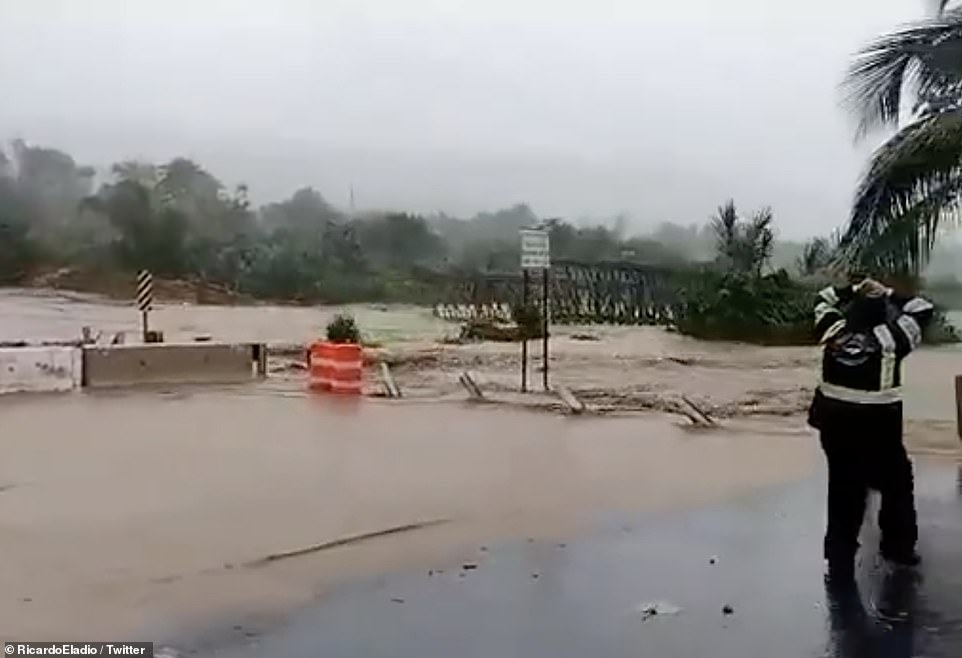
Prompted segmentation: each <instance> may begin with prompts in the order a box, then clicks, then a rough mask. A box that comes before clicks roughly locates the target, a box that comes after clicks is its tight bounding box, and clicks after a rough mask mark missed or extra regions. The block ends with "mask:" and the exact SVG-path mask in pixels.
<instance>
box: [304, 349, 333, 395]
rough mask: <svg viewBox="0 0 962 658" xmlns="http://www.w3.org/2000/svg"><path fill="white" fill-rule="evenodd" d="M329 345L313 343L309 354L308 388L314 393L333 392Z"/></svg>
mask: <svg viewBox="0 0 962 658" xmlns="http://www.w3.org/2000/svg"><path fill="white" fill-rule="evenodd" d="M328 346H329V343H325V342H323V341H317V342H315V343H311V347H310V349H309V350H308V352H307V359H308V361H307V365H308V372H309V376H310V379H309V383H308V386H309V387H310V389H311V390H312V391H329V390H331V358H330V356H329V355H330V350H329V349H328Z"/></svg>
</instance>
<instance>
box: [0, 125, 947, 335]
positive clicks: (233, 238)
mask: <svg viewBox="0 0 962 658" xmlns="http://www.w3.org/2000/svg"><path fill="white" fill-rule="evenodd" d="M8 154H9V155H8ZM101 178H102V179H103V180H101ZM773 222H774V216H773V214H772V211H771V210H770V209H762V210H759V211H758V212H756V213H754V214H753V215H751V216H750V217H749V218H747V219H743V218H741V217H740V216H739V215H738V211H737V209H736V208H735V205H734V203H733V202H729V203H728V204H726V205H725V206H723V207H722V208H720V209H719V211H718V214H717V216H716V217H715V218H714V219H713V220H712V221H711V222H709V223H707V224H704V225H701V226H699V225H691V226H678V225H675V224H670V223H664V224H662V225H660V226H659V227H658V228H657V229H656V230H655V231H654V232H652V233H650V234H648V235H645V236H629V235H626V233H625V230H624V224H625V218H617V219H616V220H615V221H614V222H609V224H608V225H604V224H594V225H590V224H585V223H582V224H581V225H575V224H572V223H569V222H566V221H563V220H560V219H547V220H545V219H542V218H539V217H538V216H536V215H535V213H534V212H533V211H532V210H531V208H529V207H528V206H526V205H523V204H519V205H516V206H514V207H511V208H507V209H504V210H501V211H497V212H491V213H481V214H479V215H477V216H475V217H472V218H470V219H459V218H454V217H450V216H447V215H443V214H438V215H433V216H428V217H423V216H419V215H412V214H407V213H397V212H364V213H352V212H345V211H343V210H341V209H338V208H335V207H334V206H332V205H331V204H330V203H328V202H327V201H326V200H325V199H324V198H323V196H321V194H320V193H319V192H317V191H316V190H314V189H311V188H304V189H301V190H298V191H296V192H295V193H294V194H293V195H292V196H291V197H290V198H288V199H285V200H283V201H280V202H276V203H269V204H266V205H263V206H260V207H254V206H253V204H252V203H251V202H250V200H249V198H248V190H247V188H246V187H245V186H243V185H241V186H237V187H236V188H234V189H227V188H226V187H225V186H224V185H223V184H222V183H221V182H220V181H219V180H218V179H217V178H215V177H214V176H213V175H212V174H211V173H209V172H208V171H206V170H204V169H203V168H202V167H201V166H199V165H198V164H196V163H194V162H192V161H190V160H186V159H180V158H178V159H174V160H172V161H170V162H168V163H166V164H163V165H155V164H150V163H143V162H121V163H117V164H115V165H114V166H113V167H112V168H111V170H110V172H109V174H108V175H105V176H98V174H97V172H96V171H95V170H94V169H92V168H90V167H84V166H80V165H78V164H77V163H76V162H75V161H74V160H73V159H72V158H71V157H70V156H69V155H67V154H65V153H62V152H60V151H57V150H54V149H48V148H40V147H35V146H30V145H28V144H26V143H24V142H22V141H17V142H14V143H13V144H12V147H11V148H9V149H7V150H6V152H4V151H3V150H0V284H17V283H29V282H30V281H31V280H32V279H34V277H36V275H37V274H38V273H41V274H42V273H45V272H50V271H56V270H63V269H68V270H71V271H74V270H80V271H83V272H86V273H93V275H94V276H108V277H109V276H113V277H120V278H121V279H122V280H123V281H124V282H125V285H128V282H129V286H130V287H131V288H132V282H133V280H134V272H136V271H137V270H139V269H141V268H147V269H150V270H152V271H153V272H154V274H155V275H156V276H157V277H159V278H161V279H173V280H182V281H188V282H193V283H201V284H207V285H215V286H218V287H219V288H222V289H223V290H225V291H227V292H229V293H230V294H232V295H242V296H249V297H252V298H259V299H270V300H285V301H296V302H347V301H368V300H395V301H412V302H422V303H423V302H430V301H431V300H433V299H434V298H435V295H436V292H437V291H436V290H435V289H434V288H432V286H437V285H438V282H439V280H443V277H440V278H439V277H438V276H436V273H437V272H438V271H442V272H443V271H445V270H450V271H457V272H462V273H463V272H466V271H467V272H486V271H487V272H492V271H493V272H505V271H516V270H517V268H518V263H519V239H518V229H519V228H522V227H526V226H533V225H542V226H544V227H546V228H547V229H548V230H549V231H550V233H551V246H552V254H553V257H554V258H556V259H572V260H579V261H587V262H592V261H607V260H618V261H633V262H637V263H645V264H650V265H659V266H669V267H671V268H672V269H675V270H676V271H678V272H679V273H680V278H681V281H682V282H683V284H682V290H681V293H682V297H681V303H679V304H678V306H677V308H676V309H675V314H676V317H677V321H678V322H677V324H678V326H679V328H680V329H681V330H682V331H684V332H686V333H690V334H692V335H696V336H701V337H705V338H739V339H747V340H758V341H763V342H799V341H802V335H803V334H804V335H806V336H807V330H808V329H807V328H808V324H809V313H810V309H809V308H808V299H809V295H808V294H807V293H808V292H809V291H810V290H811V288H812V287H813V286H814V285H815V284H817V283H821V282H824V281H826V280H828V279H829V278H830V277H831V273H830V271H829V270H830V268H831V267H832V266H833V265H834V264H835V263H837V261H838V258H837V256H838V253H839V252H838V246H837V245H838V240H837V239H817V240H814V241H813V242H811V243H809V244H808V245H799V244H792V243H784V242H778V241H777V240H776V239H775V237H776V236H775V231H774V226H773ZM788 269H791V270H792V272H793V273H794V275H795V277H796V278H795V279H793V278H792V276H790V275H789V274H788V271H787V270H788ZM954 285H956V284H954V283H953V282H951V281H948V280H943V281H942V284H941V286H942V287H941V288H940V290H942V291H944V292H945V294H946V297H948V296H949V293H950V292H951V291H952V290H953V289H954V288H953V286H954ZM125 290H126V288H125ZM534 324H536V323H535V322H533V321H532V330H531V331H532V333H536V332H535V329H534V328H533V327H534ZM803 327H804V329H803ZM539 330H540V329H539Z"/></svg>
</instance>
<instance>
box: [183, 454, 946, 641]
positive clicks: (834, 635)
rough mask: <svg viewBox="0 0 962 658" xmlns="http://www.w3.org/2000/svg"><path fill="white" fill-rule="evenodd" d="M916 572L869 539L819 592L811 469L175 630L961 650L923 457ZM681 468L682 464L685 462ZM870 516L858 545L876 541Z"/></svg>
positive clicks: (941, 524)
mask: <svg viewBox="0 0 962 658" xmlns="http://www.w3.org/2000/svg"><path fill="white" fill-rule="evenodd" d="M919 470H920V473H919V475H920V477H919V509H920V515H921V519H920V521H921V534H922V540H921V547H922V552H923V553H924V555H925V558H926V562H925V565H924V567H923V569H922V571H921V573H920V574H919V575H918V576H914V575H912V574H911V573H905V572H897V571H892V570H889V569H887V568H885V567H884V566H883V565H882V564H881V563H880V562H879V560H878V558H877V557H876V555H875V554H874V551H872V550H868V551H866V555H865V556H864V557H863V559H862V565H861V574H860V577H859V585H860V591H859V592H858V593H855V594H848V595H834V594H829V593H827V592H826V589H825V586H824V584H823V581H822V566H823V565H822V562H821V560H820V557H819V548H820V528H819V526H818V523H819V522H820V520H821V518H822V503H823V487H824V483H823V482H822V480H821V479H820V478H813V479H810V480H808V481H806V482H804V483H801V484H796V485H790V486H787V487H775V488H769V489H765V490H761V491H759V492H757V493H754V494H751V495H746V496H744V497H741V498H738V499H736V500H734V501H733V502H729V503H725V504H720V505H712V506H708V507H705V508H703V509H699V510H697V511H691V512H684V513H669V514H655V515H650V516H645V517H641V518H635V519H631V520H628V519H611V520H609V522H608V523H606V524H605V526H604V527H603V528H602V529H600V530H599V531H598V532H597V533H596V534H595V535H593V536H589V537H587V538H584V539H580V540H577V541H570V542H568V543H567V544H559V543H556V542H542V541H530V542H525V541H520V542H515V543H509V544H505V545H502V546H496V547H492V548H490V549H488V550H480V551H479V552H478V554H477V556H476V559H474V560H472V561H471V562H468V563H465V564H464V565H462V566H461V567H460V568H454V569H450V570H446V571H444V572H443V573H442V572H432V571H428V570H418V571H413V572H402V573H397V574H395V575H391V576H387V577H382V578H375V579H369V580H366V581H363V582H359V583H356V584H353V585H349V586H345V587H342V588H340V589H339V590H337V591H336V592H335V593H334V594H333V595H331V596H329V597H328V598H326V599H324V600H323V601H322V602H320V603H319V604H318V605H317V606H316V607H314V608H311V609H308V610H306V611H303V612H302V613H300V614H297V615H296V616H294V617H293V618H291V619H289V620H288V622H286V623H285V624H284V625H282V626H280V627H277V628H274V629H270V630H267V631H266V632H264V634H263V635H259V634H258V633H259V632H252V631H251V630H250V629H246V628H243V627H241V626H238V627H236V630H237V631H238V632H237V633H236V634H235V637H234V638H233V639H229V638H224V637H220V638H216V639H214V638H208V639H207V640H206V641H195V642H194V643H193V644H192V645H191V643H189V642H187V643H184V644H182V645H181V648H180V650H181V651H183V652H184V653H189V654H191V655H200V656H227V657H237V658H259V657H264V658H267V657H271V658H314V657H317V656H323V657H324V658H348V657H351V658H354V657H357V656H364V657H365V658H382V657H383V658H431V657H435V656H436V657H439V658H440V657H447V656H458V657H459V658H472V657H477V658H487V657H490V656H499V657H503V658H512V657H518V658H520V657H526V658H527V657H531V658H536V657H540V656H543V657H545V658H567V657H571V658H575V657H578V658H581V657H584V656H595V657H597V658H622V657H625V658H627V657H629V656H630V657H632V658H639V657H640V658H647V657H651V658H697V657H701V656H705V657H709V656H710V657H712V658H755V657H757V658H771V657H778V658H796V657H797V658H806V657H814V656H826V657H833V658H834V657H839V658H841V657H845V658H882V657H884V658H914V657H918V658H922V657H924V658H955V657H958V656H960V655H962V490H960V476H959V472H958V471H957V470H956V468H955V467H954V466H951V465H946V464H944V463H942V464H939V463H934V464H932V463H930V464H924V465H923V466H922V467H921V468H920V469H919ZM678 477H685V474H684V473H683V472H679V474H678ZM873 534H874V527H873V526H869V527H868V529H867V531H866V533H865V535H866V536H865V537H863V543H865V544H866V545H867V546H868V547H871V546H873V545H874V538H873V537H872V535H873Z"/></svg>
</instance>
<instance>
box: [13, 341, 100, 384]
mask: <svg viewBox="0 0 962 658" xmlns="http://www.w3.org/2000/svg"><path fill="white" fill-rule="evenodd" d="M80 374H81V355H80V350H79V349H78V348H76V347H15V348H8V349H0V394H4V393H45V392H62V391H72V390H73V389H75V388H77V387H78V386H79V385H80Z"/></svg>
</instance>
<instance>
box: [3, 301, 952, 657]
mask: <svg viewBox="0 0 962 658" xmlns="http://www.w3.org/2000/svg"><path fill="white" fill-rule="evenodd" d="M336 310H337V309H305V308H286V307H260V306H259V307H241V308H225V307H195V306H161V307H160V308H159V309H158V311H157V312H156V313H155V314H154V323H155V326H156V327H157V328H159V329H162V330H163V331H164V332H165V334H167V336H168V339H172V340H190V339H192V337H194V336H195V335H200V334H204V335H210V336H212V337H214V338H215V339H222V340H237V341H266V342H269V343H273V344H287V343H292V344H304V343H306V342H308V341H310V340H311V339H313V338H316V337H317V336H318V335H320V334H321V333H322V332H323V327H324V325H325V322H326V320H327V319H329V318H330V317H331V316H332V315H333V313H334V312H336ZM349 310H351V311H352V312H353V313H355V315H356V316H357V318H358V321H359V324H360V325H361V328H362V330H363V331H364V332H365V334H366V336H367V337H368V338H370V339H371V340H373V341H376V342H378V343H381V344H382V348H381V350H382V354H383V356H384V357H385V358H388V359H390V360H391V362H392V363H393V364H394V366H393V367H394V371H395V374H396V377H397V379H398V382H399V384H400V385H401V387H402V389H404V391H405V393H406V396H407V398H408V399H406V400H404V401H400V402H391V401H387V400H378V399H372V398H365V399H359V400H331V399H326V398H317V397H313V396H310V395H308V394H307V393H306V391H305V385H304V384H305V382H304V380H303V377H304V375H303V372H302V371H299V370H297V369H296V368H288V367H287V365H286V364H285V363H283V362H278V363H275V364H274V366H275V371H274V373H273V375H274V376H272V377H271V378H269V379H268V380H267V381H265V382H259V383H254V384H251V385H246V386H236V387H217V388H204V389H197V388H176V387H166V388H160V389H152V390H136V391H118V392H108V393H96V394H94V393H89V392H77V393H75V394H69V395H62V396H32V397H21V396H14V397H9V398H0V545H2V546H3V553H4V559H3V560H0V641H2V640H4V639H14V638H25V637H32V638H44V639H64V640H66V639H90V640H98V639H100V640H102V639H103V638H104V637H116V636H117V634H118V633H119V634H128V636H130V637H158V636H170V635H172V634H176V633H177V632H178V630H179V629H184V628H187V627H191V626H197V627H203V626H204V624H205V622H206V621H207V620H211V619H214V618H229V617H230V616H231V615H234V614H274V613H276V614H282V613H283V611H284V610H288V609H290V608H291V607H292V606H298V605H301V604H303V603H305V602H307V601H310V600H312V599H315V598H317V597H323V596H324V595H325V593H326V592H327V591H328V588H329V587H330V586H331V585H332V584H334V583H337V582H340V581H343V580H345V579H349V578H351V577H353V576H357V575H362V574H370V573H382V572H384V571H388V570H391V569H394V568H401V567H404V566H410V565H415V566H419V567H420V566H424V567H425V568H427V567H430V568H444V567H445V566H446V565H448V564H453V563H457V561H458V559H459V557H461V556H462V555H463V553H464V552H465V551H469V552H470V551H476V550H477V547H478V545H479V544H481V543H483V542H489V541H497V540H498V539H500V538H515V539H516V538H523V537H545V536H547V537H552V536H565V535H569V534H577V533H578V532H579V531H580V529H582V528H584V527H586V526H590V524H592V523H594V522H596V521H597V519H598V518H600V517H602V516H604V515H606V514H611V513H618V512H631V511H634V510H651V509H656V510H657V509H662V508H671V507H678V506H691V505H695V504H700V503H703V502H707V501H710V500H715V499H722V498H727V497H730V496H733V495H737V494H739V493H741V492H744V491H747V490H750V489H754V488H756V487H759V486H763V485H767V484H774V483H778V482H786V481H791V480H795V479H799V478H803V477H807V476H809V475H810V474H811V473H812V472H813V471H814V470H815V469H817V468H818V467H819V466H820V456H819V454H818V451H817V447H816V445H815V442H814V441H813V440H812V437H811V435H810V433H809V431H808V430H807V429H806V428H805V425H804V416H803V414H802V412H803V410H804V406H805V403H806V401H807V398H808V396H809V395H810V391H811V386H812V383H813V378H814V368H815V365H816V363H817V354H816V352H815V351H814V350H812V349H808V348H799V349H795V348H792V349H761V348H755V347H751V346H745V345H732V344H725V345H717V344H706V343H701V342H698V341H693V340H689V339H685V338H683V337H680V336H677V335H674V334H670V333H667V332H665V331H663V330H660V329H653V328H604V327H589V328H574V327H570V328H559V329H558V330H557V331H556V336H555V338H553V340H552V349H553V354H552V358H551V362H550V365H551V377H552V381H553V382H554V383H563V384H565V385H567V386H569V387H571V388H572V389H573V390H575V391H576V392H577V393H578V394H579V395H580V396H582V397H583V398H584V399H585V400H586V401H588V402H589V405H591V406H592V407H593V408H594V409H596V410H598V411H601V412H607V414H608V416H607V417H604V414H603V413H602V414H599V415H595V414H592V415H591V417H581V418H571V417H564V416H562V415H560V414H556V413H544V411H545V408H539V412H532V411H531V410H530V409H525V408H524V407H525V405H526V404H527V402H526V401H525V400H527V398H524V399H523V400H521V401H519V396H518V395H517V392H516V391H517V385H518V371H517V363H518V348H517V346H516V345H496V344H469V345H452V344H447V343H442V342H440V340H441V339H442V338H444V337H445V336H449V337H450V336H452V335H456V334H457V327H456V326H454V325H450V324H448V323H444V322H441V321H439V320H436V319H435V318H433V317H432V315H431V313H430V311H429V310H425V309H419V308H413V307H371V306H364V307H351V308H350V309H349ZM82 326H90V327H92V328H93V329H94V331H95V332H102V333H103V334H104V335H111V334H113V333H116V332H118V331H128V332H130V333H131V335H135V334H136V331H137V315H136V312H135V311H134V310H133V309H132V308H130V307H129V306H125V305H117V304H110V303H104V302H101V301H98V300H94V299H90V298H73V297H64V296H62V295H57V294H52V293H49V294H38V293H27V292H23V291H0V341H16V340H28V341H35V342H39V341H42V340H69V339H74V338H76V337H78V336H79V333H80V327H82ZM534 352H535V353H536V354H537V350H534ZM535 365H536V366H537V363H536V364H535ZM464 369H470V370H473V371H475V372H476V373H478V378H479V379H480V380H481V381H482V382H483V383H484V387H485V389H486V390H487V391H490V392H491V393H492V397H493V398H494V399H495V400H496V401H500V402H503V404H492V405H488V406H483V407H476V406H471V405H468V404H465V403H464V402H463V398H464V397H465V396H464V393H463V391H460V389H459V386H458V384H457V380H456V377H457V374H458V373H459V372H460V371H462V370H464ZM956 373H962V350H959V349H956V348H943V349H937V350H922V351H921V352H920V353H919V354H917V355H915V356H914V357H913V360H912V362H911V365H910V368H909V372H908V382H909V383H908V387H907V396H908V400H907V408H908V416H909V418H910V420H909V422H908V431H909V441H910V445H912V447H913V450H914V451H916V452H918V453H923V452H929V453H937V454H940V455H955V454H956V453H957V447H958V439H957V438H956V437H955V429H954V413H955V407H954V397H953V390H952V386H953V378H954V376H955V374H956ZM539 375H540V373H538V372H537V369H536V368H535V369H534V370H533V372H532V377H533V379H534V381H535V382H538V381H540V376H539ZM368 384H369V387H376V382H374V381H371V382H368ZM679 395H685V396H687V397H689V398H690V399H692V400H693V401H694V402H695V403H696V404H698V405H700V406H702V407H704V408H705V409H709V410H711V412H712V413H713V414H715V415H716V416H717V418H718V419H719V420H721V421H722V422H721V424H720V427H719V428H718V429H714V430H709V431H695V430H692V429H691V428H688V427H686V423H687V421H685V420H684V418H682V417H680V416H678V415H676V414H674V413H672V407H671V404H670V403H671V401H672V400H674V399H676V398H677V397H678V396H679ZM534 397H535V398H537V396H534ZM542 398H544V399H547V396H542ZM547 410H548V411H550V410H552V408H551V407H550V406H549V407H547ZM418 523H429V524H430V525H429V526H426V527H424V528H422V529H418V530H411V531H410V532H402V533H398V534H395V535H391V536H386V537H381V538H378V539H377V540H376V541H370V542H361V543H359V544H356V545H354V544H351V545H347V546H341V547H334V548H331V549H330V550H320V551H316V552H312V553H306V554H304V555H300V556H297V557H291V558H290V559H282V560H278V561H274V562H270V563H269V564H264V563H261V562H258V561H259V560H263V558H265V557H268V556H273V555H279V554H286V553H289V552H295V553H296V552H297V551H299V550H301V549H304V548H305V547H311V546H316V545H318V544H324V543H325V542H332V541H333V542H336V541H337V540H339V539H341V538H345V537H351V536H355V535H359V534H361V535H363V534H366V533H376V532H378V531H381V530H384V529H388V528H394V527H403V526H410V525H412V524H418Z"/></svg>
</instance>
